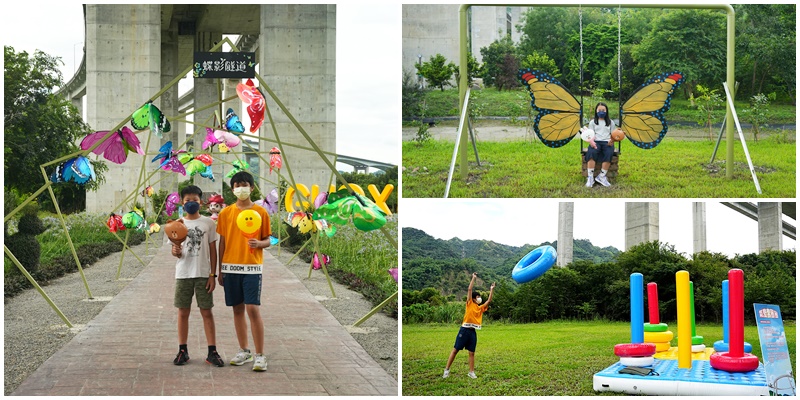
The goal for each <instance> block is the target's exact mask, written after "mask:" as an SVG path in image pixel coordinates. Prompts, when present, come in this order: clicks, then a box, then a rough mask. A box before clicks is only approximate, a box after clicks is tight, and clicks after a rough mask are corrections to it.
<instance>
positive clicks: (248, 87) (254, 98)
mask: <svg viewBox="0 0 800 400" xmlns="http://www.w3.org/2000/svg"><path fill="white" fill-rule="evenodd" d="M236 94H238V95H239V99H241V100H242V103H244V104H247V105H248V106H247V114H248V115H249V116H250V133H253V132H255V131H257V130H258V128H260V127H261V124H262V123H263V122H264V109H265V107H264V105H265V102H264V96H262V95H261V92H259V91H258V89H256V87H255V85H253V80H252V79H248V80H247V82H246V83H240V84H238V85H236Z"/></svg>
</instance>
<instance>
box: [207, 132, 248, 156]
mask: <svg viewBox="0 0 800 400" xmlns="http://www.w3.org/2000/svg"><path fill="white" fill-rule="evenodd" d="M241 142H242V140H241V139H239V137H238V136H236V135H234V134H233V133H230V132H227V131H220V130H214V129H211V128H206V140H204V141H203V150H205V149H208V148H209V147H212V146H214V145H217V144H224V145H225V146H227V148H231V147H236V146H238V145H239V143H241ZM220 151H223V149H222V146H220ZM224 152H227V149H225V150H224Z"/></svg>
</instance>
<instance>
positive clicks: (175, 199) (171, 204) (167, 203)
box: [164, 192, 181, 216]
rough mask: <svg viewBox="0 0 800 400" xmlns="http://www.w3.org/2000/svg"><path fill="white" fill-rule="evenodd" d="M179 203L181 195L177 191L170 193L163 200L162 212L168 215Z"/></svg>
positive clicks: (173, 211)
mask: <svg viewBox="0 0 800 400" xmlns="http://www.w3.org/2000/svg"><path fill="white" fill-rule="evenodd" d="M180 203H181V195H180V194H178V192H172V193H170V194H169V195H168V196H167V198H166V200H164V214H166V215H167V216H170V215H172V214H174V213H175V210H177V209H178V205H179V204H180Z"/></svg>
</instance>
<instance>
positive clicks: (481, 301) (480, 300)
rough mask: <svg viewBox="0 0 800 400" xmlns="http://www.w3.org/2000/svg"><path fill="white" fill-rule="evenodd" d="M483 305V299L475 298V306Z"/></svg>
mask: <svg viewBox="0 0 800 400" xmlns="http://www.w3.org/2000/svg"><path fill="white" fill-rule="evenodd" d="M481 303H483V299H482V298H480V297H476V298H475V304H481Z"/></svg>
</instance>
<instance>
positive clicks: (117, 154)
mask: <svg viewBox="0 0 800 400" xmlns="http://www.w3.org/2000/svg"><path fill="white" fill-rule="evenodd" d="M106 135H108V131H97V132H95V133H91V134H89V135H86V137H85V138H83V140H81V150H88V149H89V148H90V147H92V145H94V144H95V143H97V141H99V140H100V139H102V138H104V137H106ZM128 151H135V152H137V153H139V154H141V155H144V150H142V147H141V146H140V144H139V138H137V137H136V134H135V133H133V131H132V130H130V128H128V127H127V126H123V127H122V129H120V130H118V131H116V132H115V133H114V134H113V135H111V137H109V138H108V139H106V140H105V141H104V142H103V143H100V144H99V145H97V147H95V148H94V150H92V153H94V154H97V155H102V156H103V157H105V159H106V160H108V161H111V162H113V163H116V164H122V163H124V162H125V160H127V159H128Z"/></svg>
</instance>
